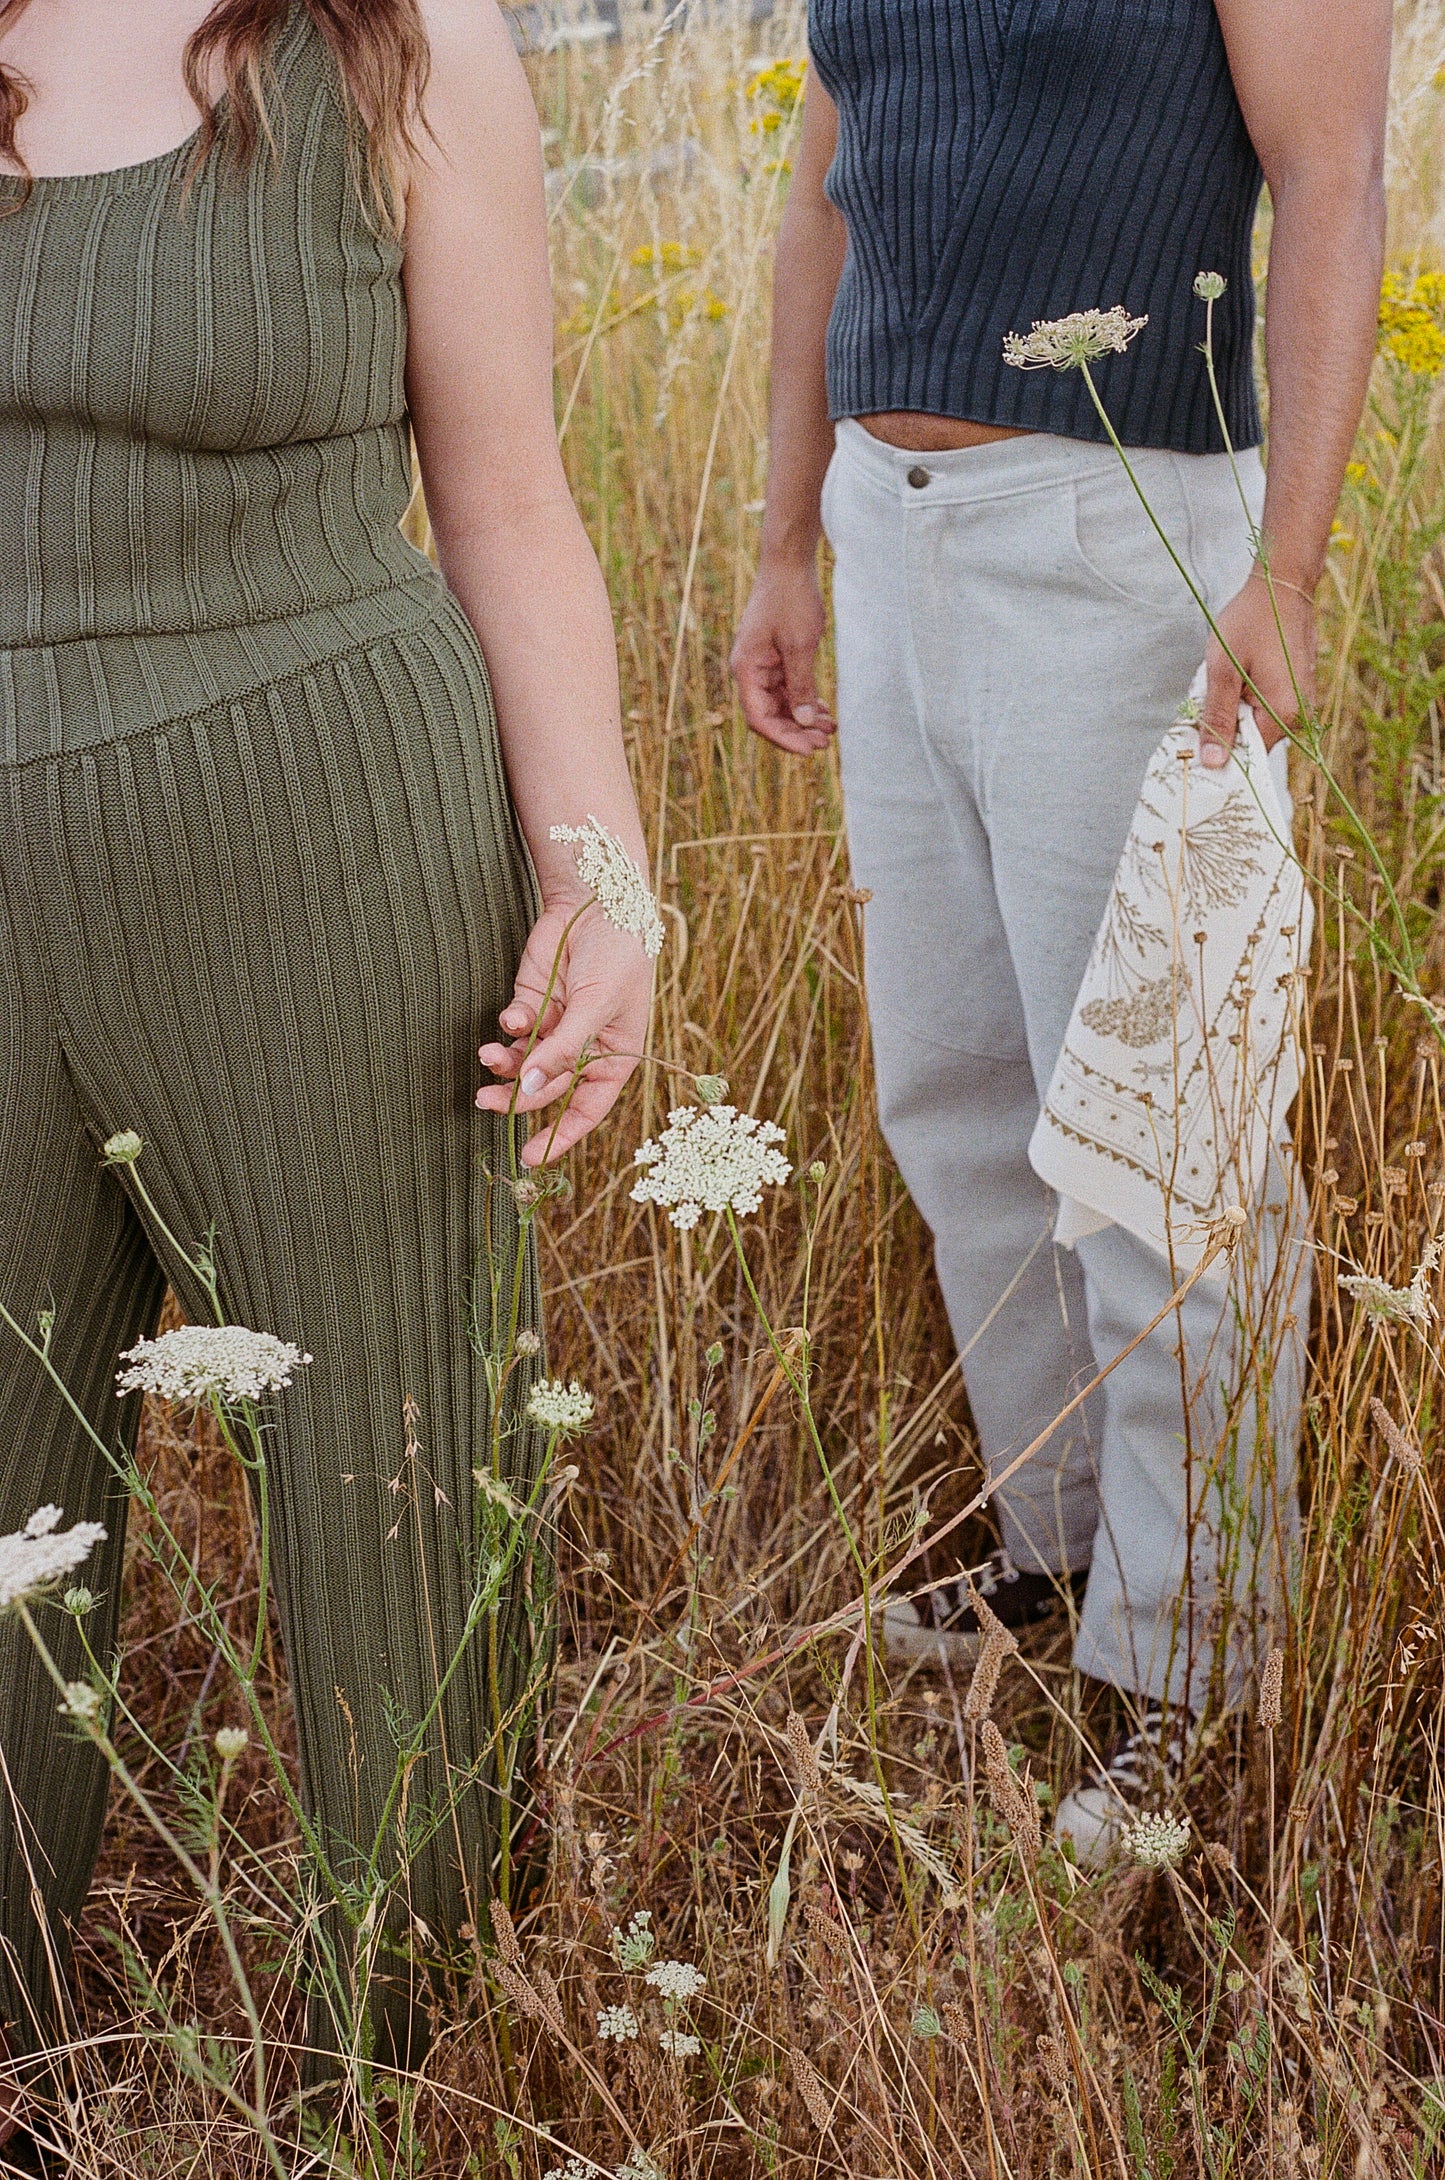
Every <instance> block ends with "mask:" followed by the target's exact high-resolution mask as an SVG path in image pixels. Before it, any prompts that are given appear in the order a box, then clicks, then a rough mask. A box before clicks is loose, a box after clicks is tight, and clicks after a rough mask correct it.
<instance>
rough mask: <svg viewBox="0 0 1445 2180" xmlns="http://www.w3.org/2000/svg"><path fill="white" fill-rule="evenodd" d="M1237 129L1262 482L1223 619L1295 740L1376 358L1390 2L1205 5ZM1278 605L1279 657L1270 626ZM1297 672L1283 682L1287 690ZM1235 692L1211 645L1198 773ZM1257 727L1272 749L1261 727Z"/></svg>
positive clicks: (1255, 0)
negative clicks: (1235, 590)
mask: <svg viewBox="0 0 1445 2180" xmlns="http://www.w3.org/2000/svg"><path fill="white" fill-rule="evenodd" d="M1216 5H1217V7H1218V11H1219V20H1220V24H1221V27H1222V28H1223V31H1224V38H1225V44H1226V45H1227V47H1228V49H1229V65H1230V69H1231V72H1232V74H1233V76H1234V83H1235V89H1236V91H1237V92H1238V94H1239V103H1240V107H1241V109H1242V110H1243V113H1244V119H1245V124H1246V126H1247V128H1248V130H1249V133H1250V136H1251V137H1252V139H1253V141H1254V146H1255V149H1256V151H1257V152H1258V154H1259V159H1260V164H1261V166H1262V167H1263V168H1264V174H1265V180H1266V181H1267V182H1268V184H1269V192H1270V197H1271V199H1272V201H1273V205H1274V234H1273V238H1272V241H1271V245H1270V259H1269V292H1268V298H1267V304H1266V317H1265V352H1266V356H1267V360H1268V365H1269V482H1268V487H1267V490H1266V493H1265V503H1264V524H1263V528H1264V553H1265V557H1266V558H1267V560H1268V564H1269V572H1270V575H1271V576H1272V577H1273V580H1274V590H1275V601H1274V603H1273V604H1272V603H1271V600H1270V596H1269V591H1268V588H1267V586H1266V584H1265V581H1264V578H1263V574H1262V572H1261V571H1260V570H1259V569H1256V570H1255V572H1254V574H1253V575H1252V576H1251V578H1250V580H1249V581H1248V583H1246V585H1245V587H1244V589H1243V590H1242V591H1241V592H1240V593H1239V595H1238V596H1237V597H1236V598H1234V599H1232V600H1231V602H1230V603H1229V605H1227V606H1226V607H1225V608H1224V611H1223V612H1222V613H1221V614H1220V616H1219V625H1220V629H1221V631H1222V633H1223V635H1224V637H1225V639H1226V641H1227V643H1228V645H1229V648H1230V650H1231V651H1233V653H1234V655H1235V657H1236V658H1237V659H1238V660H1239V662H1240V664H1241V665H1242V666H1243V667H1244V669H1245V671H1246V673H1247V674H1248V676H1249V679H1250V681H1251V682H1252V683H1253V684H1254V687H1255V689H1256V690H1257V691H1258V695H1259V697H1260V698H1262V699H1263V700H1264V704H1266V705H1268V706H1269V707H1270V708H1271V709H1272V710H1273V711H1275V712H1276V713H1277V714H1278V715H1279V717H1280V718H1281V719H1283V720H1284V721H1285V722H1286V724H1288V725H1292V724H1293V723H1294V720H1295V718H1296V716H1297V713H1298V710H1299V706H1298V702H1297V699H1296V696H1295V682H1296V681H1298V684H1299V687H1300V689H1301V690H1302V692H1303V693H1304V695H1305V697H1306V699H1307V700H1310V699H1312V698H1313V694H1314V656H1315V621H1314V604H1313V600H1314V592H1315V586H1316V585H1317V584H1318V582H1319V579H1320V575H1321V572H1322V570H1323V568H1324V560H1325V548H1326V546H1327V545H1328V544H1329V538H1330V525H1331V523H1332V522H1333V520H1334V513H1335V507H1336V505H1337V503H1338V500H1339V493H1340V485H1341V483H1342V481H1343V479H1344V473H1345V464H1346V462H1347V461H1348V460H1349V457H1350V449H1351V447H1352V445H1353V444H1354V437H1355V431H1356V428H1357V426H1358V424H1359V421H1360V411H1361V409H1362V408H1363V406H1364V400H1365V389H1366V386H1367V383H1368V380H1369V376H1370V364H1371V360H1372V358H1373V356H1374V352H1375V325H1376V318H1377V313H1378V309H1379V295H1380V274H1381V270H1382V268H1383V264H1384V251H1385V185H1384V175H1383V167H1384V144H1385V105H1386V97H1387V92H1388V85H1389V72H1390V19H1391V6H1390V0H1351V4H1350V5H1349V6H1348V7H1340V6H1331V5H1322V4H1321V0H1216ZM1275 604H1277V605H1278V608H1279V618H1280V621H1281V623H1282V624H1283V628H1284V635H1285V645H1286V646H1287V649H1288V658H1286V656H1285V649H1284V648H1283V647H1282V646H1281V643H1280V637H1279V631H1278V629H1277V628H1276V625H1275ZM1291 665H1292V666H1293V675H1292V674H1291V670H1290V669H1291ZM1243 693H1244V692H1243V691H1242V688H1241V682H1240V677H1239V675H1238V673H1237V672H1236V671H1235V669H1234V668H1233V667H1232V666H1231V665H1230V663H1229V660H1228V659H1227V657H1226V656H1225V654H1224V650H1223V648H1222V647H1221V645H1220V644H1219V642H1218V641H1217V639H1216V640H1211V643H1210V646H1209V692H1208V695H1207V697H1206V699H1205V705H1204V723H1205V728H1206V730H1207V738H1206V739H1205V742H1204V748H1203V752H1202V754H1203V757H1204V762H1205V763H1206V764H1210V763H1213V764H1223V763H1224V762H1225V761H1226V759H1227V756H1228V752H1229V747H1230V745H1231V744H1232V742H1233V740H1234V730H1235V715H1236V711H1237V708H1238V705H1239V703H1240V701H1241V696H1242V694H1243ZM1255 716H1256V718H1257V719H1258V721H1259V725H1260V730H1261V732H1262V733H1263V735H1264V739H1265V741H1266V742H1267V743H1274V742H1276V741H1278V739H1279V730H1278V728H1277V727H1276V726H1275V725H1274V722H1273V721H1272V720H1271V719H1270V717H1269V713H1268V711H1266V710H1265V709H1264V708H1263V706H1262V705H1261V704H1260V703H1259V702H1258V701H1256V703H1255Z"/></svg>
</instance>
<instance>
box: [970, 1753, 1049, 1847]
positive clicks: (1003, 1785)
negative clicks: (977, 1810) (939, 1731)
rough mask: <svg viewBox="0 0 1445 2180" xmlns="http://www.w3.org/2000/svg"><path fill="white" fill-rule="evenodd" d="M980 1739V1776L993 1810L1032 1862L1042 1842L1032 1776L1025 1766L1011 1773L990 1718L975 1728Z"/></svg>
mask: <svg viewBox="0 0 1445 2180" xmlns="http://www.w3.org/2000/svg"><path fill="white" fill-rule="evenodd" d="M979 1738H980V1740H981V1741H982V1743H983V1769H984V1777H985V1778H986V1779H987V1781H988V1798H989V1800H990V1801H991V1802H992V1803H993V1806H994V1811H995V1814H996V1815H998V1816H1000V1817H1001V1818H1002V1819H1003V1821H1004V1823H1005V1824H1006V1825H1007V1826H1008V1828H1009V1832H1010V1835H1011V1836H1012V1839H1013V1843H1014V1845H1015V1846H1016V1847H1017V1848H1018V1850H1019V1853H1020V1854H1022V1855H1024V1856H1025V1857H1026V1858H1027V1859H1028V1860H1029V1861H1030V1862H1036V1861H1037V1860H1038V1857H1039V1852H1040V1849H1041V1847H1042V1845H1043V1840H1042V1835H1041V1833H1040V1829H1039V1802H1038V1796H1037V1795H1036V1794H1035V1792H1034V1787H1033V1780H1032V1779H1031V1778H1030V1776H1029V1774H1028V1771H1027V1770H1025V1771H1024V1772H1022V1773H1021V1774H1020V1775H1019V1776H1017V1777H1015V1775H1014V1773H1013V1771H1012V1769H1011V1768H1010V1766H1009V1760H1008V1750H1007V1748H1006V1747H1005V1746H1004V1738H1003V1735H1002V1734H1001V1733H1000V1732H999V1730H998V1728H997V1726H996V1725H995V1724H994V1722H993V1720H992V1719H991V1718H986V1719H984V1721H983V1724H982V1726H981V1727H980V1729H979Z"/></svg>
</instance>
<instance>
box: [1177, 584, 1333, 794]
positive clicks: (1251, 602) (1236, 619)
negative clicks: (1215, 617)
mask: <svg viewBox="0 0 1445 2180" xmlns="http://www.w3.org/2000/svg"><path fill="white" fill-rule="evenodd" d="M1273 591H1274V595H1273V597H1272V598H1271V596H1270V584H1269V582H1268V581H1267V580H1266V578H1265V574H1264V570H1263V569H1262V568H1256V569H1255V570H1254V572H1253V574H1252V575H1251V576H1250V578H1249V581H1248V582H1247V583H1246V584H1245V586H1244V588H1243V590H1241V591H1239V592H1237V593H1236V595H1235V596H1234V597H1233V598H1231V599H1230V601H1229V604H1228V605H1227V606H1226V607H1225V608H1224V610H1223V612H1222V613H1221V614H1220V615H1219V635H1218V636H1216V635H1213V634H1211V636H1210V638H1209V650H1208V654H1207V659H1206V664H1207V668H1208V685H1207V687H1206V689H1205V695H1204V707H1203V712H1202V714H1201V717H1200V721H1199V761H1200V763H1201V764H1206V765H1225V764H1228V762H1229V758H1230V752H1231V751H1232V750H1233V748H1234V738H1235V733H1236V729H1237V726H1238V718H1239V707H1240V705H1241V704H1250V705H1252V707H1253V711H1254V716H1255V720H1256V723H1257V724H1258V727H1259V731H1260V733H1261V734H1262V735H1263V737H1264V746H1265V748H1266V749H1273V748H1274V745H1275V743H1276V742H1278V741H1279V740H1280V739H1281V738H1282V733H1283V729H1284V728H1285V727H1288V728H1291V729H1293V728H1294V726H1295V725H1296V724H1297V722H1298V720H1299V715H1300V704H1301V700H1303V702H1304V703H1305V704H1306V705H1312V704H1313V703H1314V696H1315V609H1314V601H1313V600H1312V599H1310V598H1306V597H1304V596H1303V595H1302V594H1301V593H1300V592H1299V591H1298V590H1296V589H1295V588H1294V587H1293V586H1292V585H1289V584H1286V583H1283V582H1281V581H1280V580H1278V578H1276V580H1275V582H1274V585H1273ZM1276 614H1277V615H1278V618H1276ZM1221 636H1222V637H1223V639H1224V640H1223V642H1221V641H1220V637H1221ZM1226 647H1227V648H1226ZM1231 651H1232V652H1233V654H1234V657H1235V658H1236V659H1237V660H1238V662H1239V666H1238V667H1237V666H1233V665H1231V663H1230V659H1229V652H1231ZM1239 667H1242V668H1243V669H1244V676H1241V674H1240V671H1239ZM1245 676H1247V677H1248V682H1249V683H1251V684H1252V686H1246V681H1245V678H1244V677H1245Z"/></svg>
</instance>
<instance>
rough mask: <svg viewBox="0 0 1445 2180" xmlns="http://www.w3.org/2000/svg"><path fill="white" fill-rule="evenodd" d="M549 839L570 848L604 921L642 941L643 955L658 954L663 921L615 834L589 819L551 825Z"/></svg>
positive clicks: (648, 888) (650, 889)
mask: <svg viewBox="0 0 1445 2180" xmlns="http://www.w3.org/2000/svg"><path fill="white" fill-rule="evenodd" d="M552 838H553V839H554V840H565V841H567V842H568V843H569V844H570V845H571V847H572V849H573V851H574V856H575V860H576V864H577V875H578V877H579V878H580V879H581V881H582V883H583V885H584V886H586V887H587V888H588V890H589V892H590V893H591V894H592V896H593V898H594V900H595V901H596V903H597V906H598V907H599V908H600V909H601V911H602V913H603V915H604V916H605V917H606V918H607V921H608V922H609V923H610V924H615V925H616V927H617V929H618V930H619V931H630V932H631V933H632V935H633V937H634V938H638V939H641V941H642V951H643V952H644V953H645V954H648V955H652V956H655V955H657V954H660V953H661V952H662V939H663V930H662V918H661V916H660V915H659V914H658V910H657V902H656V900H655V899H654V897H653V892H652V888H651V887H650V886H649V885H648V883H647V880H646V878H645V877H644V876H643V874H642V872H641V871H640V870H639V869H638V867H637V865H636V864H635V863H634V862H633V860H632V857H631V856H630V855H629V854H628V852H627V850H626V849H625V848H624V847H623V845H622V842H621V841H620V840H619V839H618V838H617V836H616V834H615V833H609V832H608V830H607V827H606V826H605V825H601V824H599V823H598V821H597V819H596V818H595V817H591V816H589V817H588V819H587V823H586V824H585V825H554V826H553V827H552Z"/></svg>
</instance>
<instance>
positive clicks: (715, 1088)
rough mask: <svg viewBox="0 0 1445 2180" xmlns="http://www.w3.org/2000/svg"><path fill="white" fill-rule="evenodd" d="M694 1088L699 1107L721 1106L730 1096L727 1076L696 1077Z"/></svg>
mask: <svg viewBox="0 0 1445 2180" xmlns="http://www.w3.org/2000/svg"><path fill="white" fill-rule="evenodd" d="M693 1088H694V1089H695V1090H696V1092H697V1102H698V1104H699V1105H721V1104H722V1101H723V1099H724V1098H725V1097H726V1096H727V1094H728V1079H727V1076H726V1075H694V1077H693Z"/></svg>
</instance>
